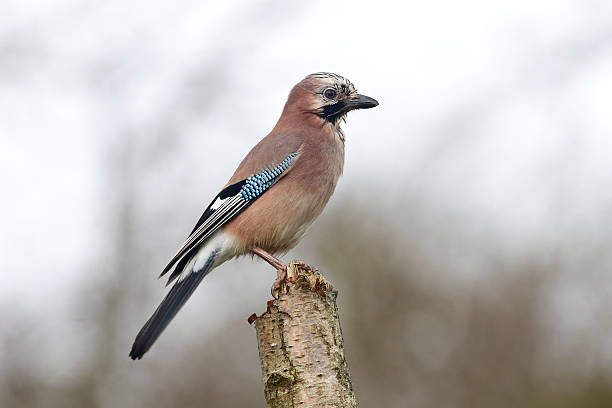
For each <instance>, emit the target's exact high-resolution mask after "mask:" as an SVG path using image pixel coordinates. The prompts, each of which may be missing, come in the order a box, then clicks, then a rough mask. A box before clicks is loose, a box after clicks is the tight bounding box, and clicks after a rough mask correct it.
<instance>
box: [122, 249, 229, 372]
mask: <svg viewBox="0 0 612 408" xmlns="http://www.w3.org/2000/svg"><path fill="white" fill-rule="evenodd" d="M218 253H219V251H218V250H217V251H213V252H212V253H211V254H210V256H209V258H208V259H207V260H206V262H205V263H204V266H203V267H202V268H200V269H198V270H197V271H193V272H191V273H189V275H187V276H186V277H185V278H184V279H180V278H179V280H178V281H177V282H176V283H175V284H174V286H172V289H170V292H168V294H167V295H166V297H165V298H164V300H163V301H162V302H161V304H160V305H159V306H158V307H157V309H156V310H155V312H154V313H153V315H152V316H151V317H150V318H149V320H147V322H146V323H145V325H144V326H143V328H142V329H140V332H139V333H138V335H137V336H136V340H134V344H133V345H132V351H130V357H131V358H132V359H133V360H136V359H140V358H142V356H143V355H144V354H145V353H146V352H147V351H148V350H149V349H150V348H151V346H152V345H153V343H155V340H157V338H158V337H159V335H160V334H161V333H162V332H163V331H164V329H165V328H166V326H168V323H170V321H171V320H172V319H173V318H174V316H176V314H177V313H178V311H179V310H181V307H183V305H184V304H185V302H186V301H187V299H189V297H190V296H191V294H192V293H193V291H194V290H195V289H196V288H197V287H198V285H199V284H200V282H202V279H203V278H204V276H206V275H207V274H208V272H210V270H211V269H212V267H213V266H214V263H215V259H216V258H217V255H218Z"/></svg>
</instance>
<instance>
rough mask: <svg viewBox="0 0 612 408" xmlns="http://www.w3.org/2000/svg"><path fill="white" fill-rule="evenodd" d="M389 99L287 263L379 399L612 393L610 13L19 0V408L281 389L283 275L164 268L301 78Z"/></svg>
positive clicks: (15, 380) (601, 6)
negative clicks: (279, 296)
mask: <svg viewBox="0 0 612 408" xmlns="http://www.w3.org/2000/svg"><path fill="white" fill-rule="evenodd" d="M316 71H332V72H336V73H339V74H341V75H345V76H346V77H348V78H349V79H350V80H352V81H353V82H354V83H355V84H356V86H357V88H358V90H359V91H360V92H362V93H364V94H366V95H369V96H372V97H374V98H376V99H378V101H379V102H380V106H379V107H378V108H376V109H372V110H368V111H360V112H354V113H351V114H350V115H349V117H348V123H347V124H346V125H345V126H344V129H345V132H346V135H347V141H346V165H345V174H344V176H343V178H342V179H341V181H340V183H339V186H338V189H337V191H336V193H335V195H334V197H333V198H332V200H331V202H330V204H329V206H328V207H327V209H326V210H325V212H324V213H323V215H322V216H321V217H320V218H319V219H318V220H317V222H315V224H314V225H313V227H312V228H311V230H310V231H309V232H308V233H307V234H306V236H305V238H304V239H303V241H302V243H301V244H300V245H299V246H298V247H296V248H295V249H294V250H293V251H292V252H290V253H289V254H288V255H286V257H285V259H287V260H288V259H290V258H299V259H303V260H305V261H307V262H308V263H310V264H312V265H315V266H317V267H319V268H320V269H321V271H322V272H323V273H324V274H325V275H326V276H327V277H328V278H329V280H330V281H331V282H332V283H333V284H334V286H335V288H337V289H338V291H339V308H340V317H341V322H342V326H343V330H344V338H345V345H346V353H347V357H348V361H349V365H350V368H351V375H352V379H353V386H354V388H355V392H356V396H357V398H358V400H359V401H360V404H361V406H363V407H441V406H443V407H604V406H605V407H609V406H612V368H611V367H612V341H611V338H612V273H611V272H612V252H611V251H610V246H611V245H612V231H611V230H610V218H611V216H612V143H611V142H610V137H611V136H612V121H611V120H610V118H611V115H610V113H611V112H610V106H611V102H610V98H611V95H612V3H610V2H609V1H607V0H601V1H586V0H561V1H558V0H557V1H552V0H551V1H532V0H519V1H516V0H512V1H510V0H508V1H496V2H490V1H484V0H483V1H477V0H466V1H463V2H451V1H430V2H422V1H420V2H416V1H412V2H403V3H402V5H398V3H396V2H385V1H377V2H374V3H372V2H362V3H360V2H354V1H351V2H348V1H347V2H330V1H312V2H299V3H298V2H285V1H250V2H244V1H237V0H236V1H224V2H202V1H193V0H176V1H173V2H156V1H154V2H150V1H142V0H139V1H134V2H124V1H119V0H107V1H79V0H33V1H24V2H16V1H6V0H5V1H1V2H0V170H1V171H0V187H1V188H0V195H1V199H0V202H1V203H2V204H1V205H2V212H1V213H0V225H1V234H0V251H1V255H2V256H1V257H0V274H1V275H0V276H1V278H2V284H1V285H0V347H1V349H0V406H2V407H177V406H181V407H200V406H209V407H251V406H252V407H264V406H265V405H266V404H265V400H264V396H263V385H262V381H261V378H260V366H259V358H258V355H257V346H256V339H255V332H254V328H253V327H251V326H249V324H248V323H247V322H246V319H247V317H248V316H249V315H250V314H251V313H253V312H257V313H261V312H263V311H264V310H265V305H266V301H267V300H268V299H269V298H270V295H269V289H270V286H271V284H272V281H273V279H274V277H275V272H274V271H273V270H272V269H271V268H270V267H269V266H267V265H266V264H264V263H262V262H260V261H258V262H252V261H251V260H250V259H248V258H245V259H241V260H238V261H233V262H230V263H227V264H225V265H223V266H222V267H221V268H219V269H217V270H215V272H214V273H213V274H211V275H210V276H209V277H207V278H206V280H205V282H204V283H203V284H202V285H201V287H200V288H199V289H198V291H197V292H196V294H195V295H194V296H193V298H192V299H191V300H190V301H189V302H188V303H187V305H186V307H185V308H184V309H183V310H182V311H181V313H180V314H179V315H178V316H177V318H176V319H175V320H174V321H173V323H172V324H171V325H170V326H169V327H168V329H167V330H166V332H165V333H164V335H163V336H162V337H161V338H160V339H159V341H158V342H157V344H156V345H155V346H154V347H153V348H152V350H151V351H150V352H149V353H148V354H147V355H146V356H145V358H144V360H142V361H137V362H134V361H132V360H130V359H129V358H128V352H129V350H130V346H131V343H132V341H133V339H134V336H135V335H136V333H137V331H138V330H139V329H140V327H141V326H142V324H143V323H144V322H145V320H146V319H147V318H148V317H149V315H150V313H151V312H152V311H153V310H154V308H155V307H156V306H157V304H158V302H159V301H160V300H161V298H162V297H163V296H164V294H165V292H166V290H165V288H164V285H163V282H162V281H158V280H156V277H157V275H158V274H159V271H160V270H161V268H163V266H165V263H166V261H167V260H168V259H169V258H170V257H171V256H172V255H173V254H174V252H175V250H176V249H177V247H178V246H179V245H180V244H181V243H182V242H183V240H184V238H185V237H186V235H187V234H188V232H189V231H190V230H191V228H192V227H193V224H195V222H196V220H197V219H198V217H199V215H200V213H201V211H202V210H203V209H204V207H205V206H206V205H207V204H208V203H209V201H210V199H211V198H212V197H213V196H214V195H215V194H216V193H217V192H218V190H219V188H220V187H221V186H222V185H224V183H225V182H226V181H227V180H228V178H229V177H230V175H231V174H232V172H233V170H234V168H235V166H236V165H237V164H238V163H239V162H240V160H241V159H242V157H243V156H244V155H245V154H246V153H247V152H248V150H249V149H250V148H251V147H252V146H253V145H254V144H255V143H256V142H257V141H258V140H259V139H260V138H262V137H263V136H265V134H266V133H267V132H268V131H269V130H270V129H271V128H272V127H273V125H274V123H275V122H276V120H277V118H278V116H279V115H280V112H281V110H282V107H283V105H284V102H285V98H286V96H287V94H288V92H289V90H290V89H291V87H292V86H293V85H294V84H295V83H296V82H298V81H299V80H301V79H302V78H303V77H304V76H306V75H307V74H309V73H311V72H316Z"/></svg>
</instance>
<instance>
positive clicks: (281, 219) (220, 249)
mask: <svg viewBox="0 0 612 408" xmlns="http://www.w3.org/2000/svg"><path fill="white" fill-rule="evenodd" d="M377 105H378V102H376V101H375V100H374V99H372V98H369V97H367V96H363V95H359V94H358V93H357V92H356V90H355V87H354V86H353V84H352V83H351V82H350V81H348V80H347V79H345V78H343V77H341V76H339V75H336V74H331V73H317V74H312V75H309V76H307V77H306V78H305V79H304V80H302V81H301V82H299V83H298V84H297V85H296V86H295V87H293V89H292V90H291V92H290V94H289V98H288V99H287V103H286V104H285V107H284V109H283V112H282V115H281V117H280V119H279V120H278V122H277V124H276V126H275V127H274V129H272V131H271V132H270V134H268V136H266V137H265V138H264V139H262V140H261V141H260V142H259V143H258V144H257V145H255V147H253V149H252V150H251V151H250V152H249V153H248V154H247V155H246V157H245V158H244V160H242V162H241V163H240V165H239V166H238V168H237V169H236V171H235V173H234V175H233V176H232V177H231V178H230V180H229V181H228V183H227V184H226V186H225V187H224V189H223V190H222V191H221V193H219V195H217V197H215V199H214V200H213V202H212V203H211V204H210V206H209V207H208V208H207V210H206V211H205V212H204V214H203V215H202V217H201V218H200V220H199V221H198V223H197V225H196V227H195V228H194V230H193V232H192V233H191V234H190V236H189V237H188V239H187V241H186V242H185V243H184V244H183V246H182V247H181V249H179V251H178V252H177V254H176V255H175V256H174V257H173V258H172V260H171V261H170V263H169V264H168V266H166V268H165V269H164V270H163V271H162V275H163V274H165V273H166V272H168V271H170V270H172V269H174V271H173V272H172V273H171V275H170V278H169V280H168V283H170V282H172V281H176V283H175V284H174V286H173V287H172V289H171V290H170V292H169V293H168V295H167V296H166V298H165V299H164V300H163V301H162V303H161V304H160V305H159V307H158V308H157V310H156V311H155V313H154V314H153V316H151V318H150V319H149V320H148V321H147V323H146V324H145V326H144V327H143V328H142V329H141V331H140V333H139V334H138V336H137V337H136V340H135V341H134V345H133V346H132V351H131V352H130V356H131V357H132V358H134V359H138V358H141V357H142V355H143V354H144V353H145V352H146V351H147V350H148V349H149V348H150V347H151V345H152V344H153V342H155V340H156V339H157V337H158V336H159V335H160V334H161V332H162V331H163V330H164V329H165V327H166V326H167V325H168V323H169V322H170V320H172V318H173V317H174V316H175V315H176V313H177V312H178V310H180V308H181V307H182V306H183V304H184V303H185V302H186V301H187V299H188V298H189V297H190V296H191V294H192V293H193V291H194V290H195V288H196V287H197V286H198V285H199V283H200V282H201V280H202V279H203V277H204V276H205V275H206V274H207V273H209V272H210V271H211V270H212V269H213V268H215V267H216V266H218V265H220V264H222V263H223V262H225V261H227V260H228V259H231V258H233V257H235V256H239V255H244V254H248V253H254V254H257V255H258V256H260V257H262V258H264V259H265V260H266V261H268V262H269V263H271V264H272V265H274V266H275V267H277V268H283V264H282V262H281V261H279V260H278V259H276V258H274V257H273V256H272V254H276V253H283V252H285V251H287V250H289V249H291V248H292V247H294V246H295V245H296V244H297V242H298V240H299V239H300V238H301V236H302V235H303V234H304V232H305V231H306V229H307V228H308V226H310V224H311V223H312V222H313V221H314V220H315V218H317V217H318V216H319V215H320V214H321V212H322V211H323V208H324V207H325V205H326V204H327V202H328V200H329V198H330V197H331V195H332V193H333V192H334V189H335V188H336V183H337V182H338V178H339V177H340V175H341V174H342V169H343V166H344V133H343V132H342V130H341V129H340V123H341V122H342V120H343V119H344V118H345V115H346V113H347V112H349V111H350V110H353V109H365V108H371V107H374V106H377ZM294 155H295V157H294ZM287 160H289V161H287ZM284 161H286V162H287V164H286V165H284V164H283V162H284ZM266 172H267V173H266ZM262 174H263V181H262V179H261V178H260V179H257V180H259V181H258V182H256V183H255V184H252V186H254V187H253V189H252V190H248V191H250V193H249V192H248V191H246V190H245V189H247V187H249V180H251V179H253V177H255V178H257V177H262ZM266 177H267V178H266ZM245 191H246V192H245ZM276 285H278V282H276V283H275V286H276Z"/></svg>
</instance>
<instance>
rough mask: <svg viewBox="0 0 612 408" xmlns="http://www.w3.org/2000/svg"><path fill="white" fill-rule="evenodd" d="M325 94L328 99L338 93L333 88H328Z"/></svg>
mask: <svg viewBox="0 0 612 408" xmlns="http://www.w3.org/2000/svg"><path fill="white" fill-rule="evenodd" d="M323 95H325V97H326V98H327V99H334V98H335V97H336V96H337V95H338V93H337V92H336V90H335V89H333V88H327V89H326V90H325V92H324V93H323Z"/></svg>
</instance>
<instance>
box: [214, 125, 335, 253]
mask: <svg viewBox="0 0 612 408" xmlns="http://www.w3.org/2000/svg"><path fill="white" fill-rule="evenodd" d="M331 136H333V135H330V137H328V138H326V139H325V140H323V141H321V140H306V141H305V143H304V144H303V145H302V147H301V148H300V155H299V158H298V160H296V162H295V164H294V166H293V167H292V168H291V169H290V171H289V172H288V173H287V175H286V176H284V177H283V178H282V179H280V180H279V181H278V182H277V183H276V184H275V185H273V186H272V187H271V188H270V189H269V190H268V191H267V192H266V193H265V194H263V195H262V196H261V197H260V198H258V199H257V201H255V202H254V203H253V204H251V205H250V206H249V208H247V209H246V210H245V211H244V212H243V213H241V214H240V215H239V216H237V217H236V218H235V219H234V220H233V221H231V222H230V223H229V224H228V225H227V226H226V227H225V228H224V230H225V231H226V232H227V233H228V234H230V235H232V236H235V237H236V238H237V240H238V241H240V242H241V243H242V247H241V248H238V251H237V252H238V253H247V252H248V251H249V248H251V247H252V246H259V247H261V248H263V249H265V250H267V251H269V252H272V253H283V252H286V251H288V250H289V249H291V248H292V247H294V246H295V245H296V244H297V242H298V240H299V239H300V238H301V236H302V235H303V234H304V232H305V231H306V229H307V228H308V227H309V226H310V225H311V224H312V222H313V221H314V220H315V219H316V218H317V217H318V216H319V215H320V214H321V212H322V211H323V208H324V207H325V205H326V204H327V202H328V201H329V198H330V197H331V195H332V194H333V192H334V189H335V188H336V184H337V182H338V179H339V177H340V175H341V174H342V169H343V166H344V143H343V142H342V141H341V140H339V139H338V138H335V137H331Z"/></svg>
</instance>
